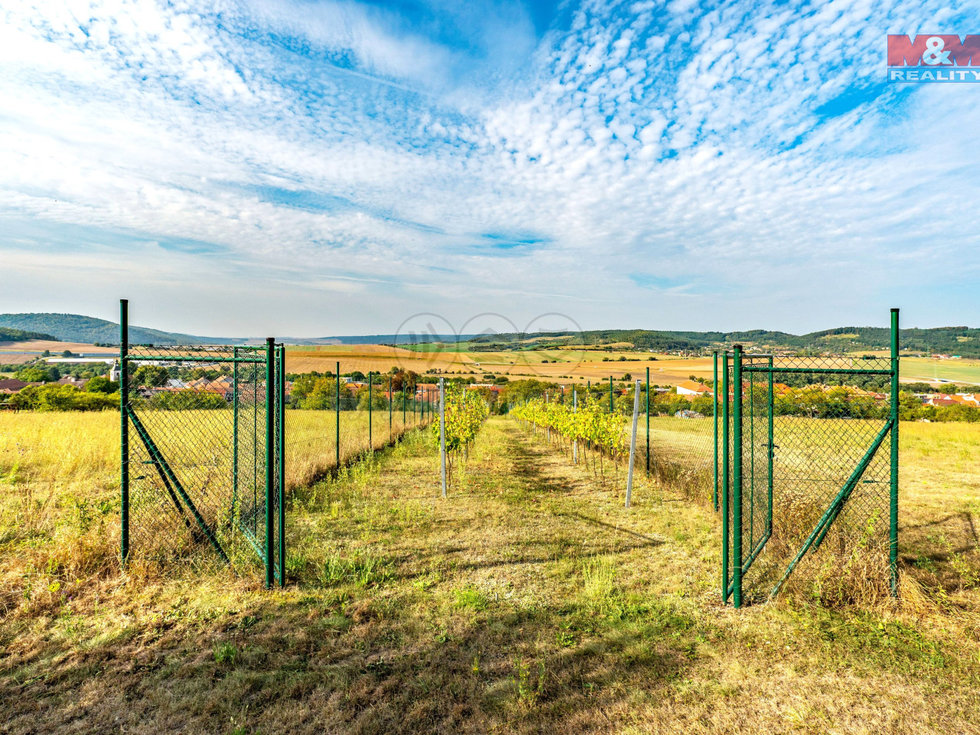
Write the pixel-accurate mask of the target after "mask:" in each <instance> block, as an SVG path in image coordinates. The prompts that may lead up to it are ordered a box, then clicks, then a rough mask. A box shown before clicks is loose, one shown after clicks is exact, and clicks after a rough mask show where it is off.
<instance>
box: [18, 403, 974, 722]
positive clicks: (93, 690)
mask: <svg viewBox="0 0 980 735" xmlns="http://www.w3.org/2000/svg"><path fill="white" fill-rule="evenodd" d="M293 413H296V414H299V415H303V414H306V413H308V412H293ZM309 413H312V412H309ZM303 420H305V417H304V419H303ZM117 421H118V420H117V417H116V416H114V415H112V414H94V415H93V414H88V415H86V414H8V415H3V414H0V477H2V478H3V480H2V482H0V488H2V491H3V496H2V498H3V500H2V505H0V508H2V513H3V515H2V517H0V539H2V542H0V543H2V547H0V548H2V554H0V565H2V571H0V574H2V580H3V587H2V589H3V593H2V597H0V651H2V654H0V723H2V724H0V732H9V733H29V732H39V731H66V732H92V731H100V732H101V731H110V732H111V731H121V730H125V731H130V732H161V731H184V732H227V733H233V732H235V733H259V732H266V733H268V732H274V731H280V730H284V729H289V730H291V731H296V732H310V733H314V732H359V733H382V732H394V731H402V732H420V733H421V732H501V733H511V732H518V733H521V732H548V733H552V732H554V733H565V732H568V733H570V732H576V733H579V732H626V733H641V732H642V733H645V732H663V733H673V732H679V731H688V732H752V733H758V732H767V731H772V732H815V733H816V732H869V733H872V732H875V733H876V732H889V733H905V732H913V731H914V732H963V733H969V732H980V726H978V725H977V724H976V721H975V712H976V711H977V709H978V708H980V589H978V585H980V581H978V578H977V570H978V569H980V546H978V542H977V538H976V535H975V534H973V533H972V532H971V531H970V529H971V528H972V527H973V524H976V523H977V522H978V521H980V478H978V473H977V472H976V457H977V456H978V450H980V427H976V426H969V425H953V424H942V425H937V424H908V425H903V426H902V437H903V441H902V460H903V475H902V528H903V533H902V545H901V555H902V563H903V587H902V589H903V595H904V598H903V603H902V604H901V605H900V606H899V607H897V608H895V607H892V606H891V605H887V604H886V605H882V606H879V607H875V608H873V609H853V608H843V609H826V608H822V607H815V606H812V605H810V604H808V603H806V602H805V601H801V600H794V599H785V600H783V601H781V602H779V603H776V604H770V605H760V606H755V607H752V608H749V609H746V610H743V611H740V612H736V611H734V610H731V609H730V608H725V607H723V606H721V605H720V604H719V603H718V593H717V589H716V588H717V586H718V583H717V576H718V571H717V570H718V563H719V562H718V556H719V541H718V536H717V521H716V518H715V517H714V514H713V513H712V512H711V511H710V510H709V509H708V508H706V507H704V506H703V505H700V504H697V503H691V502H688V501H685V500H684V499H682V497H681V496H679V495H677V494H676V493H675V491H674V490H673V489H672V488H671V487H669V486H661V485H659V484H657V483H655V482H651V481H647V480H642V481H641V482H639V483H638V486H637V488H636V490H635V493H634V507H633V508H632V509H631V510H629V511H626V510H624V509H623V508H622V499H623V498H622V486H621V484H620V483H619V482H616V483H613V482H612V481H609V482H606V483H602V482H599V481H597V480H596V478H595V477H594V476H593V475H592V473H591V472H590V471H587V470H586V469H585V468H584V467H582V466H579V467H575V466H573V465H572V464H571V463H570V462H569V461H568V459H567V457H566V456H565V455H563V454H561V453H558V452H556V451H554V450H552V449H551V448H549V447H548V446H546V445H545V444H544V443H543V442H542V441H541V440H540V438H534V437H532V436H529V435H527V434H526V433H525V432H524V431H522V430H521V429H520V428H519V427H518V426H517V425H516V424H515V423H514V422H512V421H510V420H508V419H506V418H495V419H491V421H490V422H488V424H487V425H486V426H485V428H484V430H483V432H482V434H481V436H480V438H479V439H478V442H477V445H476V446H475V447H474V449H473V451H472V452H471V456H470V460H469V462H468V464H467V468H466V471H465V473H464V474H463V476H461V477H459V478H458V479H457V483H456V485H455V486H454V487H453V488H452V489H451V492H450V498H449V499H448V500H445V501H443V500H440V499H439V498H438V462H437V458H436V455H435V453H434V449H433V447H432V445H431V443H430V442H429V441H428V440H426V441H419V440H417V439H410V440H409V441H407V442H405V443H403V444H401V445H399V446H398V447H397V448H395V449H393V450H387V451H386V452H383V453H378V454H376V455H375V459H374V460H373V461H370V462H365V463H361V464H359V465H357V466H356V467H355V468H353V469H351V470H349V471H346V472H345V473H344V474H342V475H341V476H340V477H338V478H336V479H332V480H326V481H322V482H319V483H317V484H314V485H312V486H310V487H303V486H301V485H300V486H298V487H297V489H295V490H294V492H293V493H292V506H291V509H290V515H289V518H290V528H289V547H290V549H291V550H292V551H291V556H290V560H289V563H288V571H289V575H290V578H291V580H292V583H291V584H290V586H289V587H288V588H287V589H286V590H285V591H283V592H276V593H271V594H270V593H266V592H263V591H262V590H261V589H260V588H259V583H258V578H257V576H256V577H254V578H253V577H249V576H247V575H246V576H243V577H239V578H232V577H229V575H228V573H227V572H226V571H224V570H222V569H220V568H216V567H214V566H213V565H209V564H207V563H203V564H202V563H191V564H185V565H182V566H179V567H176V568H175V569H174V570H173V575H172V576H168V577H167V578H164V577H163V576H161V575H160V574H159V573H156V574H152V575H149V576H147V575H145V574H143V575H142V576H141V574H140V573H139V572H134V573H133V574H131V575H129V576H121V575H120V574H119V571H118V566H117V562H116V558H115V552H116V546H115V544H116V543H117V541H118V522H117V520H116V518H117V514H118V501H117V500H116V494H117V492H118V481H117V479H116V461H117V457H116V454H115V452H116V446H117V444H116V431H117V430H118V423H117ZM385 423H386V422H385ZM672 425H673V427H672ZM691 425H692V424H691V423H690V422H688V423H686V424H684V423H678V422H677V420H667V421H666V422H663V423H661V424H660V425H656V427H655V431H656V432H658V433H661V434H662V435H664V436H669V435H671V434H677V433H678V432H680V433H683V432H685V431H687V432H688V433H690V429H689V428H688V427H690V426H691ZM384 428H385V429H386V428H387V426H386V425H385V427H384ZM672 428H674V429H677V431H672ZM293 431H294V433H295V434H296V435H297V436H300V435H301V428H300V427H299V426H298V425H297V426H296V427H295V428H294V429H293ZM665 440H666V439H665ZM685 441H686V442H690V441H691V439H690V438H687V439H682V442H685ZM620 477H621V476H620Z"/></svg>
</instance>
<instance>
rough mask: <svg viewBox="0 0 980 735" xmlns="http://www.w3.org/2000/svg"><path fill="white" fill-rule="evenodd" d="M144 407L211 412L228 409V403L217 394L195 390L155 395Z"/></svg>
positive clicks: (165, 392)
mask: <svg viewBox="0 0 980 735" xmlns="http://www.w3.org/2000/svg"><path fill="white" fill-rule="evenodd" d="M146 405H147V406H148V407H149V408H154V409H157V410H162V411H190V410H213V409H221V408H229V404H228V401H226V400H225V399H224V397H222V396H220V395H218V394H217V393H209V392H207V391H196V390H174V391H164V392H161V393H157V394H156V395H155V396H153V397H152V398H150V399H148V400H147V403H146Z"/></svg>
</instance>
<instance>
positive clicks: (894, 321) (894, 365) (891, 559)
mask: <svg viewBox="0 0 980 735" xmlns="http://www.w3.org/2000/svg"><path fill="white" fill-rule="evenodd" d="M898 339H899V335H898V309H892V311H891V369H892V375H891V378H892V384H891V423H892V429H891V447H890V449H891V456H890V464H891V467H890V469H891V473H890V474H891V483H890V486H889V504H888V505H889V508H888V510H889V534H888V566H889V571H890V573H891V591H892V596H893V597H898V419H899V412H898Z"/></svg>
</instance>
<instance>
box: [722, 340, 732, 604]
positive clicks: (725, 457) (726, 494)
mask: <svg viewBox="0 0 980 735" xmlns="http://www.w3.org/2000/svg"><path fill="white" fill-rule="evenodd" d="M721 390H722V422H723V423H722V443H723V444H724V445H725V448H724V451H723V452H722V455H721V461H722V465H721V482H722V485H721V546H722V555H721V599H722V602H728V597H729V594H730V593H729V586H728V559H729V556H730V553H731V526H730V524H729V520H728V509H729V503H730V501H731V497H730V496H731V483H730V482H729V461H730V457H731V447H730V445H729V435H728V429H729V426H728V424H729V421H728V393H729V387H728V352H727V350H726V351H725V353H724V355H723V359H722V373H721Z"/></svg>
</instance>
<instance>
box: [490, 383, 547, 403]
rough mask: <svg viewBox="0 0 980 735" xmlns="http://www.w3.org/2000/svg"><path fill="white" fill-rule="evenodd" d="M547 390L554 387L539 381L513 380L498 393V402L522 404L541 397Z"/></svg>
mask: <svg viewBox="0 0 980 735" xmlns="http://www.w3.org/2000/svg"><path fill="white" fill-rule="evenodd" d="M548 390H554V386H553V385H551V383H545V382H544V381H541V380H533V379H531V380H514V381H511V382H509V383H507V384H506V385H505V386H504V388H503V389H502V390H501V391H500V402H501V403H503V404H507V403H524V402H525V401H529V400H530V399H532V398H541V397H543V396H544V394H545V393H546V392H547V391H548Z"/></svg>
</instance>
